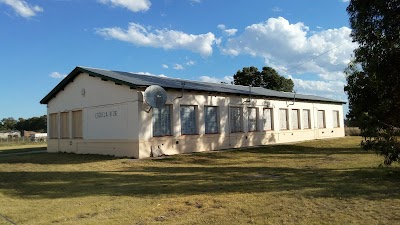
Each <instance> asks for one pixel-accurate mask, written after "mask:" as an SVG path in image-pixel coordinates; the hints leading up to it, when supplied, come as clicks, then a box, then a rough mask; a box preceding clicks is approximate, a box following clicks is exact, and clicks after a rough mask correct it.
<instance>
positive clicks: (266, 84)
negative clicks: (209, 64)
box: [233, 66, 294, 92]
mask: <svg viewBox="0 0 400 225" xmlns="http://www.w3.org/2000/svg"><path fill="white" fill-rule="evenodd" d="M233 84H236V85H246V86H252V87H263V88H267V89H271V90H276V91H287V92H292V91H293V87H294V83H293V81H292V79H290V78H285V77H283V76H281V75H279V74H278V72H276V70H274V69H273V68H271V67H263V68H262V71H261V72H260V71H258V69H257V68H256V67H254V66H251V67H243V69H242V70H238V71H237V72H236V74H235V75H233Z"/></svg>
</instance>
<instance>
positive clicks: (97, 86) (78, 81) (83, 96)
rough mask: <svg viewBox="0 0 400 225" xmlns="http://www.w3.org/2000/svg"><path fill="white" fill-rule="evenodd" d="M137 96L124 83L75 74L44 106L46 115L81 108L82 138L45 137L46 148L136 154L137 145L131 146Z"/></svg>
mask: <svg viewBox="0 0 400 225" xmlns="http://www.w3.org/2000/svg"><path fill="white" fill-rule="evenodd" d="M83 89H84V91H82V90H83ZM83 92H84V93H83ZM137 97H138V95H137V90H134V89H130V88H129V87H127V86H125V85H116V84H115V83H114V82H112V81H104V80H101V79H100V78H98V77H91V76H89V75H88V74H84V73H82V74H80V75H78V76H77V77H76V78H75V79H74V81H73V82H71V83H70V84H68V85H67V86H66V87H65V89H64V90H63V91H60V92H59V93H58V94H57V95H56V97H55V98H53V99H52V100H50V101H49V103H48V106H47V108H48V115H49V114H51V113H60V112H71V111H73V110H82V113H83V116H82V118H83V123H82V126H83V127H82V128H83V138H82V139H59V140H56V139H49V142H48V143H49V144H48V150H49V151H66V152H79V153H96V152H97V153H101V154H111V155H121V156H122V155H130V156H137V154H138V153H137V151H138V150H137V147H132V146H134V145H137V142H138V136H139V135H138V123H139V121H138V111H137V105H138V99H137ZM71 118H72V117H71V113H70V121H71ZM70 128H71V127H70ZM70 133H71V129H70ZM124 145H125V147H121V146H124ZM95 148H96V149H97V150H93V149H95ZM132 149H134V150H132ZM132 151H136V152H132Z"/></svg>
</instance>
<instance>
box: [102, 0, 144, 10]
mask: <svg viewBox="0 0 400 225" xmlns="http://www.w3.org/2000/svg"><path fill="white" fill-rule="evenodd" d="M99 2H101V3H103V4H109V5H112V6H114V7H122V8H126V9H128V10H130V11H132V12H139V11H147V10H149V9H150V6H151V3H150V1H149V0H99Z"/></svg>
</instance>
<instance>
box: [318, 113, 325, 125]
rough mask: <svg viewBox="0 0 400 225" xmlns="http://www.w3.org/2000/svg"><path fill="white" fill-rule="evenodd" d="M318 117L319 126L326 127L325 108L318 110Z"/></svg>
mask: <svg viewBox="0 0 400 225" xmlns="http://www.w3.org/2000/svg"><path fill="white" fill-rule="evenodd" d="M317 119H318V128H325V111H324V110H318V114H317Z"/></svg>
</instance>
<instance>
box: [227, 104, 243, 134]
mask: <svg viewBox="0 0 400 225" xmlns="http://www.w3.org/2000/svg"><path fill="white" fill-rule="evenodd" d="M233 109H235V110H237V109H238V110H239V120H238V121H239V122H240V124H239V128H240V129H239V130H236V129H235V130H232V128H233V126H232V125H233V124H232V123H233V120H232V119H233V118H232V114H233V111H232V110H233ZM235 121H236V120H235ZM235 127H237V126H235ZM229 132H230V133H231V134H232V133H243V107H239V106H230V107H229Z"/></svg>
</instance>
